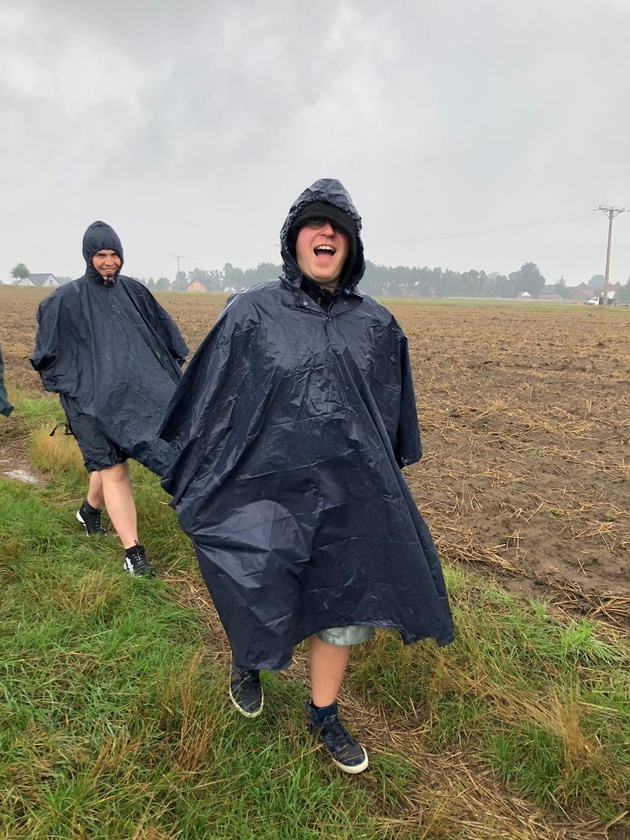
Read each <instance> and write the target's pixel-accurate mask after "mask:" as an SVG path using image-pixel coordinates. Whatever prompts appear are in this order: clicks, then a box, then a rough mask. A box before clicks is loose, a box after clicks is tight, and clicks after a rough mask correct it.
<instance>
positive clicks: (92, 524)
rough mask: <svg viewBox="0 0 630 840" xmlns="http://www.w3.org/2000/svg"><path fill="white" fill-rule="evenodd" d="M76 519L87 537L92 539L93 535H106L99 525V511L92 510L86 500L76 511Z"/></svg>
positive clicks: (96, 509)
mask: <svg viewBox="0 0 630 840" xmlns="http://www.w3.org/2000/svg"><path fill="white" fill-rule="evenodd" d="M77 519H78V520H79V522H80V523H81V525H83V527H84V528H85V533H86V534H87V535H88V537H93V536H94V535H95V534H106V533H107V531H106V530H105V528H103V526H102V524H101V509H100V508H93V507H92V506H91V505H89V504H88V502H87V500H86V501H85V502H83V504H82V505H81V507H80V508H79V510H78V511H77Z"/></svg>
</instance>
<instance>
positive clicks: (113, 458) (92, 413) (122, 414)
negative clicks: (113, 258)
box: [31, 222, 188, 476]
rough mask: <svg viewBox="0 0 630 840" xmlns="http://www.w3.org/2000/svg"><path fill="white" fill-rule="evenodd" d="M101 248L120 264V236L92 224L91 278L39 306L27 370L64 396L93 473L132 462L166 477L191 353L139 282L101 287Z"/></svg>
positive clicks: (87, 248)
mask: <svg viewBox="0 0 630 840" xmlns="http://www.w3.org/2000/svg"><path fill="white" fill-rule="evenodd" d="M101 249H111V250H113V251H115V252H116V253H117V254H118V255H119V256H120V258H121V260H122V258H123V252H122V245H121V243H120V240H119V238H118V236H117V234H116V233H115V231H114V230H113V229H112V228H111V227H110V226H109V225H106V224H105V223H104V222H94V224H92V225H90V227H89V228H88V229H87V231H86V233H85V236H84V239H83V256H84V258H85V262H86V266H87V269H86V273H85V275H84V276H83V277H80V278H79V279H78V280H73V281H72V282H71V283H67V284H66V285H65V286H62V287H61V288H59V289H56V290H55V291H54V292H53V293H52V294H50V295H49V296H48V297H47V298H45V299H44V300H43V301H42V302H41V304H40V306H39V309H38V312H37V321H38V323H39V330H38V333H37V339H36V345H35V352H34V354H33V356H32V357H31V363H32V365H33V367H34V368H35V370H37V371H39V373H40V375H41V379H42V383H43V385H44V388H45V389H46V390H47V391H54V392H56V393H58V394H59V396H60V399H61V404H62V406H63V408H64V410H65V412H66V415H67V417H68V422H69V424H70V428H71V429H72V432H73V434H74V435H75V436H76V438H77V442H78V444H79V447H80V449H81V452H82V455H83V460H84V463H85V466H86V468H87V469H88V471H93V470H101V469H106V468H107V467H110V466H112V465H113V464H114V463H118V462H119V461H120V460H121V457H122V458H125V457H131V458H134V459H135V460H136V461H139V462H140V463H141V464H144V466H145V467H147V469H149V470H151V471H152V472H154V473H157V474H158V475H160V476H161V475H163V474H164V473H165V471H166V469H167V468H168V466H169V465H170V464H171V463H172V461H173V457H174V452H173V449H172V448H171V447H170V446H169V445H168V444H167V443H165V442H164V441H163V440H161V439H160V438H158V436H157V431H158V429H159V426H160V423H161V421H162V418H163V415H164V411H165V409H166V406H167V405H168V403H169V400H170V398H171V397H172V395H173V392H174V391H175V386H176V384H177V382H179V380H180V378H181V367H180V366H181V364H182V362H183V360H184V359H185V357H186V355H187V353H188V348H187V347H186V344H185V342H184V340H183V338H182V337H181V335H180V333H179V330H178V329H177V327H176V326H175V324H174V323H173V321H172V320H171V318H170V316H169V315H168V313H167V312H166V311H165V310H164V309H163V308H162V307H161V306H160V304H159V303H158V302H157V301H156V299H155V298H154V297H153V295H152V294H151V292H150V291H149V290H148V289H147V288H146V287H145V286H144V285H143V284H142V283H140V282H139V281H138V280H134V279H133V278H131V277H123V276H121V275H120V274H118V275H117V276H116V277H114V278H113V281H112V282H108V283H105V282H104V281H103V278H102V277H101V276H100V274H98V272H97V271H96V270H95V269H94V267H93V265H92V257H93V256H94V254H95V253H96V252H97V251H99V250H101Z"/></svg>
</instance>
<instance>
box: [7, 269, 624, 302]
mask: <svg viewBox="0 0 630 840" xmlns="http://www.w3.org/2000/svg"><path fill="white" fill-rule="evenodd" d="M281 273H282V266H281V265H276V264H275V263H267V262H263V263H259V264H258V265H257V266H256V268H246V269H242V268H237V267H235V266H233V265H232V263H226V264H225V265H224V266H223V268H222V269H212V270H210V271H208V270H206V269H203V268H194V269H193V270H192V271H189V272H187V273H186V272H184V271H178V272H177V275H176V278H175V281H174V282H173V281H171V280H170V279H169V278H168V277H159V278H157V279H155V278H153V277H148V278H144V277H143V278H141V282H142V283H144V284H145V286H147V287H148V288H149V289H151V290H152V291H158V292H159V291H169V290H172V291H185V290H186V289H187V288H188V285H189V283H191V282H192V281H193V280H199V281H200V282H201V283H202V284H203V285H204V286H205V288H206V289H207V290H208V291H209V292H221V291H224V290H226V289H229V290H232V289H234V290H237V291H238V290H239V289H248V288H249V287H250V286H253V285H254V284H255V283H259V282H261V281H262V280H272V279H275V278H277V277H279V276H280V274H281ZM11 275H12V276H13V277H14V278H16V279H25V278H28V277H29V276H30V272H29V270H28V268H27V267H26V266H25V265H24V263H18V265H16V266H15V268H14V269H13V270H12V271H11ZM71 279H72V278H71V277H57V281H58V282H59V283H60V284H63V283H68V282H70V280H71ZM603 283H604V277H603V275H601V274H595V275H593V277H591V279H590V280H589V281H588V285H589V286H591V287H592V288H593V289H598V288H601V287H602V286H603ZM546 285H547V284H546V280H545V278H544V277H543V276H542V274H541V273H540V271H539V270H538V266H536V265H535V264H534V263H531V262H528V263H525V264H524V265H522V266H521V267H520V268H519V270H518V271H513V272H512V273H511V274H508V275H505V274H499V273H498V272H492V273H490V274H486V272H485V271H476V270H475V269H472V270H470V271H464V272H459V271H451V270H450V269H448V268H447V269H442V268H427V267H426V266H425V267H424V268H418V267H414V268H409V267H408V266H404V265H399V266H396V267H392V266H386V265H378V264H376V263H372V262H370V261H369V260H368V261H367V262H366V269H365V275H364V277H363V280H362V281H361V288H362V289H363V290H364V291H366V292H369V293H370V294H372V295H375V296H378V297H437V298H442V297H467V298H516V297H518V296H519V295H521V294H523V292H527V293H528V294H530V295H531V296H532V297H533V298H536V297H538V296H539V295H540V293H541V292H542V290H543V289H545V287H546ZM551 290H553V292H555V294H557V295H559V296H560V297H561V298H568V297H569V296H570V294H571V287H569V286H567V284H566V281H565V280H564V278H563V277H561V278H560V279H559V280H557V281H556V282H555V283H554V284H553V285H552V286H548V287H547V289H546V291H547V292H549V291H551ZM615 298H616V300H617V301H619V302H629V301H630V278H629V279H628V281H627V283H626V284H625V286H622V287H621V289H619V291H618V292H617V294H616V295H615Z"/></svg>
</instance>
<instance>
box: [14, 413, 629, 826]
mask: <svg viewBox="0 0 630 840" xmlns="http://www.w3.org/2000/svg"><path fill="white" fill-rule="evenodd" d="M16 402H18V409H19V411H17V412H16V414H15V415H14V416H13V417H12V422H13V421H15V422H16V424H17V429H18V431H20V430H21V431H22V432H24V431H27V432H29V434H30V435H31V447H30V458H31V462H32V463H33V465H34V466H37V469H38V470H40V471H41V472H42V473H43V474H44V475H45V476H46V477H47V481H46V483H44V484H43V485H41V486H34V485H27V484H21V483H19V482H15V481H9V480H5V479H0V499H1V502H2V503H1V505H0V591H1V593H2V595H1V596H0V837H2V838H21V837H24V838H32V840H40V838H41V840H44V838H45V839H46V840H52V838H60V840H61V838H63V840H68V839H71V840H73V839H74V838H82V839H83V838H112V839H113V838H132V837H133V838H147V840H148V838H151V840H166V838H168V840H175V838H177V840H199V839H200V838H201V840H205V838H210V839H212V838H232V837H235V838H236V837H238V838H239V840H240V838H243V839H244V840H245V839H246V838H250V837H251V838H253V837H256V838H269V840H271V838H274V840H275V838H287V840H292V838H295V840H304V839H305V838H306V840H310V838H313V839H314V838H321V837H330V838H340V840H344V838H348V839H350V838H353V840H357V838H389V837H392V838H393V837H400V838H403V837H409V838H412V837H413V838H422V837H426V838H432V840H439V838H444V840H454V838H457V837H464V836H470V835H466V834H464V833H463V832H464V828H463V824H462V823H461V819H460V818H459V812H457V811H456V810H452V811H449V810H448V808H455V805H454V804H453V803H448V804H445V803H447V800H448V796H447V794H446V793H442V794H439V792H438V788H439V787H440V784H441V783H438V781H439V780H438V779H437V778H436V783H435V784H436V789H435V790H433V789H432V787H431V785H430V784H427V777H426V775H425V773H426V771H425V770H424V769H423V768H424V765H426V764H427V760H428V761H429V762H430V756H431V754H433V755H435V756H436V757H446V758H448V757H449V756H455V755H466V756H469V757H470V762H471V768H473V770H472V771H471V772H476V771H475V770H474V768H477V767H479V766H481V767H482V768H485V770H488V771H490V773H491V774H492V775H493V777H494V778H495V779H496V780H499V781H500V782H502V783H503V784H504V785H505V786H506V790H507V791H508V794H509V795H514V796H518V797H522V798H525V799H526V800H527V801H528V802H530V803H531V805H532V807H540V808H542V809H543V810H548V811H550V812H552V813H556V812H557V810H558V809H562V810H564V811H566V812H567V813H569V814H571V813H572V812H573V811H574V810H575V811H576V812H577V811H578V810H580V809H581V810H582V811H585V812H586V813H588V814H591V816H592V817H593V816H594V817H595V818H599V819H600V820H601V822H602V824H604V823H605V822H607V821H609V820H613V819H615V818H617V817H618V816H619V814H620V813H621V812H622V810H623V805H624V789H627V782H628V777H627V772H628V755H627V752H625V750H624V746H623V744H624V743H626V744H627V743H628V741H629V740H630V739H629V738H628V732H627V730H626V731H624V723H625V725H626V726H627V721H628V706H627V702H628V696H629V694H630V692H629V690H628V689H629V687H628V682H627V676H626V674H627V671H626V670H625V667H626V665H627V662H626V660H625V657H624V648H623V644H622V639H621V638H620V637H618V636H616V635H615V634H614V633H612V631H606V632H604V631H602V630H599V629H597V628H595V627H594V626H593V625H592V624H590V623H588V622H586V621H579V620H573V621H571V620H568V619H566V620H560V619H557V618H555V617H553V616H552V615H551V614H550V613H549V611H548V610H547V608H546V605H545V604H544V603H543V602H542V601H535V602H531V603H526V602H523V601H519V600H517V599H515V598H513V597H511V596H509V595H508V594H506V593H504V592H502V591H501V590H499V589H497V588H495V587H493V586H492V585H490V584H488V583H487V582H485V581H481V580H480V579H478V578H476V577H474V576H472V575H470V574H464V573H461V572H459V571H458V570H457V569H455V568H450V569H447V570H446V572H447V577H448V585H449V589H450V591H451V594H452V600H453V607H454V613H455V620H456V624H457V628H458V636H457V640H456V641H455V642H454V643H453V644H452V645H450V646H448V647H447V648H443V649H438V648H437V647H436V646H435V645H434V644H433V643H423V644H419V645H414V646H411V647H404V646H403V645H402V644H401V643H400V641H399V640H398V637H397V636H396V635H395V634H392V633H379V634H378V635H377V638H376V639H375V640H374V642H373V643H371V644H369V645H367V646H364V647H362V648H360V649H357V650H356V651H355V652H354V654H353V667H352V670H351V672H350V674H349V680H348V681H349V685H350V686H351V688H352V690H353V691H354V695H355V697H356V698H358V701H360V702H362V703H363V707H364V708H365V709H367V710H368V711H369V712H370V713H374V715H376V716H377V717H378V715H380V714H381V712H384V713H385V716H386V718H387V719H388V720H389V721H390V725H391V727H392V729H393V730H396V731H398V730H400V731H402V732H406V731H409V732H410V734H409V736H408V737H407V738H403V739H400V740H398V741H396V742H392V741H391V740H390V739H388V737H387V733H386V732H385V731H381V730H380V729H379V728H378V726H376V727H375V729H374V730H373V731H372V732H371V738H372V740H373V741H374V742H375V744H376V746H375V747H374V748H371V766H370V770H369V771H368V772H367V773H366V774H364V775H363V776H362V777H360V778H357V779H355V778H351V777H345V776H343V775H342V774H340V773H338V772H337V771H336V770H335V769H334V768H333V767H332V766H330V764H329V763H328V762H326V761H325V757H324V756H322V755H321V753H320V752H318V751H317V750H314V749H313V743H312V742H311V740H310V739H309V737H308V736H307V735H306V733H305V732H304V726H303V721H302V709H301V701H302V699H304V698H305V697H306V686H305V685H301V684H300V681H296V680H295V678H292V677H291V675H290V674H289V677H287V676H285V675H282V674H264V675H263V678H264V681H265V685H266V689H267V697H266V706H265V714H264V716H263V718H261V719H260V720H259V721H256V722H251V721H246V720H244V719H242V718H239V717H238V715H237V714H236V713H235V712H234V711H233V710H232V708H231V706H230V704H229V701H228V700H227V697H226V673H225V668H224V666H223V665H221V664H217V662H216V661H215V658H214V656H213V654H214V653H215V652H216V651H214V650H212V649H210V648H209V647H208V646H207V644H206V642H204V637H206V636H207V627H206V624H205V619H204V615H203V613H202V612H201V611H200V610H198V609H197V608H195V607H194V606H193V605H190V606H184V605H182V604H181V603H179V600H178V598H177V597H176V596H177V593H176V592H175V591H174V590H173V589H172V588H171V586H170V585H169V584H168V583H167V582H165V581H164V580H163V579H159V578H158V579H155V580H146V579H139V580H136V579H133V578H130V577H128V576H127V575H125V574H124V573H123V571H122V556H121V551H120V547H119V546H118V544H117V541H116V540H115V538H114V537H113V536H107V537H105V538H103V539H100V540H92V541H88V540H87V539H86V538H85V537H84V536H83V534H82V533H81V532H80V529H78V528H77V524H76V521H75V519H74V515H75V512H76V509H77V506H78V503H79V502H80V500H81V498H82V494H83V492H84V490H85V483H86V482H85V476H84V474H83V472H82V468H81V466H80V460H79V461H78V460H77V457H76V452H75V448H76V447H75V444H74V442H73V441H72V440H71V439H59V438H58V437H57V436H56V437H55V438H54V439H53V441H56V442H55V443H54V445H53V446H52V447H49V445H48V441H47V440H46V438H47V432H48V430H49V428H51V427H52V425H53V423H54V421H55V420H56V419H57V417H58V413H59V409H58V407H57V404H56V402H54V401H52V400H48V399H43V400H33V399H23V398H16ZM40 427H43V429H44V432H43V433H42V432H40V431H39V429H40ZM133 482H134V488H135V496H136V499H137V502H138V513H139V523H140V529H141V533H143V534H144V535H146V538H145V536H143V541H144V542H145V543H146V544H147V547H148V549H149V555H150V557H151V558H155V559H156V560H157V566H158V568H159V569H160V570H161V571H165V570H169V571H173V570H175V571H176V572H181V573H183V574H188V575H191V574H193V573H195V571H196V566H195V562H194V555H193V552H192V549H191V546H190V544H189V542H188V540H187V539H186V538H185V536H184V535H183V534H182V532H181V531H180V530H179V528H178V526H177V521H176V518H175V515H174V512H173V511H172V510H171V509H170V508H169V507H168V506H167V501H168V499H167V496H166V495H165V494H164V492H163V491H162V490H161V488H160V486H159V483H158V482H157V480H156V479H155V478H154V477H153V476H150V475H149V474H148V473H146V471H144V470H142V469H140V468H136V467H134V468H133ZM357 723H358V725H359V726H360V725H361V721H357ZM397 727H398V729H397ZM427 756H428V757H429V758H428V759H427ZM458 761H460V764H461V759H458ZM453 766H454V767H455V766H456V765H455V764H453ZM458 766H459V765H458ZM436 772H437V771H436ZM431 778H433V777H432V776H431ZM456 784H459V782H456ZM469 786H470V781H469V779H468V777H465V774H464V775H463V776H462V781H461V784H460V790H461V792H462V793H461V796H462V797H463V796H464V795H467V794H466V790H467V787H468V788H469ZM455 799H457V797H454V800H455ZM445 809H446V810H445ZM486 820H487V822H488V829H487V832H486V835H485V836H488V837H493V836H497V837H499V836H505V834H503V835H501V834H500V833H499V831H498V829H497V830H496V834H493V830H492V826H491V823H492V817H491V815H487V816H486ZM426 832H428V833H426ZM516 836H520V835H516V834H515V835H514V837H516ZM523 836H525V835H523Z"/></svg>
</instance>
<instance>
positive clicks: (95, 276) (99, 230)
mask: <svg viewBox="0 0 630 840" xmlns="http://www.w3.org/2000/svg"><path fill="white" fill-rule="evenodd" d="M101 250H107V251H113V252H114V253H115V254H117V255H118V256H119V257H120V269H119V270H118V271H117V272H116V274H114V276H113V277H112V280H111V281H110V282H115V281H116V280H117V279H118V275H119V274H120V271H121V270H122V267H123V265H124V262H125V255H124V252H123V246H122V242H121V241H120V237H119V236H118V234H117V233H116V231H115V230H114V228H113V227H111V226H110V225H108V224H107V223H106V222H100V221H98V222H92V224H91V225H90V226H89V228H88V229H87V230H86V231H85V234H84V235H83V259H84V260H85V265H86V270H85V273H86V274H87V276H88V277H90V278H91V279H92V280H99V281H100V282H103V281H102V278H101V275H100V274H99V273H98V271H97V270H96V269H95V268H94V266H93V265H92V257H93V256H94V254H96V253H97V252H98V251H101Z"/></svg>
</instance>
